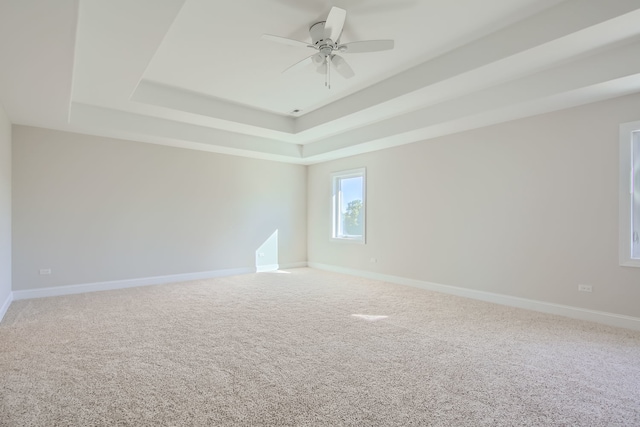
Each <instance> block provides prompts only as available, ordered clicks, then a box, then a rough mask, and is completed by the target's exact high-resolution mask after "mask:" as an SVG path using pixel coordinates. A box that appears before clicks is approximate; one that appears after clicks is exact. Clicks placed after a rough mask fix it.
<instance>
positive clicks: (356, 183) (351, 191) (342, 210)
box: [331, 168, 366, 243]
mask: <svg viewBox="0 0 640 427" xmlns="http://www.w3.org/2000/svg"><path fill="white" fill-rule="evenodd" d="M331 181H332V185H333V206H332V214H331V215H332V219H333V221H332V224H333V226H332V229H333V230H332V237H333V238H334V239H340V240H346V241H353V242H358V243H364V240H365V211H366V201H365V194H366V191H365V188H366V186H365V170H364V168H362V169H354V170H349V171H344V172H336V173H334V174H332V175H331Z"/></svg>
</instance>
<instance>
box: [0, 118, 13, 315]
mask: <svg viewBox="0 0 640 427" xmlns="http://www.w3.org/2000/svg"><path fill="white" fill-rule="evenodd" d="M10 293H11V123H10V122H9V119H8V118H7V115H6V113H5V111H4V109H3V107H2V105H0V308H1V307H2V305H3V304H4V302H5V301H6V300H7V298H8V297H9V294H10Z"/></svg>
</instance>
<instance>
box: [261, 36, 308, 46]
mask: <svg viewBox="0 0 640 427" xmlns="http://www.w3.org/2000/svg"><path fill="white" fill-rule="evenodd" d="M262 38H263V39H264V40H269V41H271V42H276V43H281V44H286V45H289V46H296V47H312V48H314V49H315V46H312V45H310V44H309V43H305V42H301V41H298V40H294V39H288V38H286V37H280V36H274V35H271V34H263V35H262Z"/></svg>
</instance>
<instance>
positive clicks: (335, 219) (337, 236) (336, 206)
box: [331, 168, 367, 244]
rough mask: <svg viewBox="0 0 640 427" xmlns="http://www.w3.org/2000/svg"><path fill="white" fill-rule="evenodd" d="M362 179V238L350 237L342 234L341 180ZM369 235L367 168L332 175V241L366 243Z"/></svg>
mask: <svg viewBox="0 0 640 427" xmlns="http://www.w3.org/2000/svg"><path fill="white" fill-rule="evenodd" d="M359 176H361V177H362V236H350V235H347V234H342V233H341V232H340V215H341V210H342V209H341V206H340V197H339V194H338V193H339V185H340V180H342V179H347V178H356V177H359ZM366 235H367V171H366V168H358V169H350V170H345V171H340V172H334V173H332V174H331V240H332V241H337V242H352V243H361V244H365V243H366Z"/></svg>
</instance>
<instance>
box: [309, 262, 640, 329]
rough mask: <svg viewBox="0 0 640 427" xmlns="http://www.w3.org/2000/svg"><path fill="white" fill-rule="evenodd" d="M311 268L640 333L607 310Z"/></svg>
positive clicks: (631, 320) (631, 321)
mask: <svg viewBox="0 0 640 427" xmlns="http://www.w3.org/2000/svg"><path fill="white" fill-rule="evenodd" d="M308 264H309V267H311V268H316V269H318V270H327V271H333V272H336V273H342V274H350V275H352V276H359V277H365V278H367V279H373V280H380V281H384V282H390V283H396V284H399V285H406V286H413V287H415V288H421V289H426V290H429V291H435V292H442V293H445V294H451V295H457V296H461V297H465V298H472V299H476V300H480V301H486V302H491V303H495V304H501V305H506V306H510V307H517V308H523V309H526V310H533V311H539V312H542V313H549V314H556V315H560V316H565V317H570V318H573V319H580V320H586V321H590V322H596V323H602V324H605V325H609V326H615V327H619V328H627V329H633V330H637V331H640V318H638V317H631V316H625V315H621V314H615V313H607V312H604V311H595V310H588V309H584V308H579V307H572V306H569V305H561V304H554V303H550V302H544V301H537V300H531V299H526V298H519V297H514V296H509V295H503V294H495V293H492V292H485V291H478V290H474V289H467V288H460V287H457V286H449V285H442V284H439V283H433V282H425V281H422V280H416V279H409V278H406V277H399V276H390V275H386V274H380V273H373V272H370V271H364V270H355V269H351V268H346V267H339V266H335V265H327V264H320V263H317V262H309V263H308Z"/></svg>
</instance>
